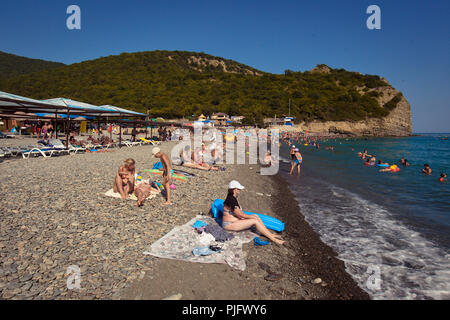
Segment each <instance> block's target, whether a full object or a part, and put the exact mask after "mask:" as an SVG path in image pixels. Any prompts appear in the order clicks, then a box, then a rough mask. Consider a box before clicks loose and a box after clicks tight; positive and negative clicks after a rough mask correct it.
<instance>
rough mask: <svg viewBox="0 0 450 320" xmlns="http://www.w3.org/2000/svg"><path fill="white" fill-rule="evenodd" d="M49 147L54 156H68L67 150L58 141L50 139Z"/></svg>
mask: <svg viewBox="0 0 450 320" xmlns="http://www.w3.org/2000/svg"><path fill="white" fill-rule="evenodd" d="M49 146H51V147H52V148H53V150H54V153H55V155H61V154H70V151H69V149H68V148H66V146H65V145H64V143H62V141H61V140H59V139H51V140H50V141H49Z"/></svg>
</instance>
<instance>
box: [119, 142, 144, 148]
mask: <svg viewBox="0 0 450 320" xmlns="http://www.w3.org/2000/svg"><path fill="white" fill-rule="evenodd" d="M123 143H124V144H125V145H126V146H127V147H135V146H142V142H138V141H134V142H133V141H123Z"/></svg>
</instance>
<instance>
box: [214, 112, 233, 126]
mask: <svg viewBox="0 0 450 320" xmlns="http://www.w3.org/2000/svg"><path fill="white" fill-rule="evenodd" d="M229 119H230V117H229V116H228V115H227V114H226V113H223V112H217V113H213V115H212V116H211V120H214V121H215V122H216V123H217V124H219V125H225V124H226V122H227V121H228V120H229Z"/></svg>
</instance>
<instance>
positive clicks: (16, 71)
mask: <svg viewBox="0 0 450 320" xmlns="http://www.w3.org/2000/svg"><path fill="white" fill-rule="evenodd" d="M63 66H65V64H63V63H59V62H51V61H45V60H40V59H30V58H25V57H20V56H16V55H14V54H10V53H6V52H2V51H0V79H5V78H11V77H14V76H18V75H22V74H28V73H32V72H38V71H42V70H48V69H54V68H58V67H63Z"/></svg>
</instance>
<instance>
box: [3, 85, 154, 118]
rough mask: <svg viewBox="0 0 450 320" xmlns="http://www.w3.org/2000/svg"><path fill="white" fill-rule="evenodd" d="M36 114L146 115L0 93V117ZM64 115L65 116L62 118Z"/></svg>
mask: <svg viewBox="0 0 450 320" xmlns="http://www.w3.org/2000/svg"><path fill="white" fill-rule="evenodd" d="M38 114H45V115H44V116H45V117H48V114H52V115H54V117H56V118H58V117H60V118H67V114H69V118H70V119H72V117H71V116H72V115H77V116H83V117H108V116H109V117H114V116H131V117H140V118H143V117H146V116H147V115H146V114H143V113H139V112H135V111H131V110H127V109H123V108H119V107H115V106H110V105H104V106H95V105H92V104H89V103H85V102H80V101H76V100H72V99H67V98H53V99H46V100H37V99H32V98H27V97H23V96H19V95H15V94H12V93H8V92H3V91H0V115H1V116H2V117H4V118H6V117H9V118H36V117H38V116H39V115H38ZM64 115H65V116H64Z"/></svg>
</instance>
